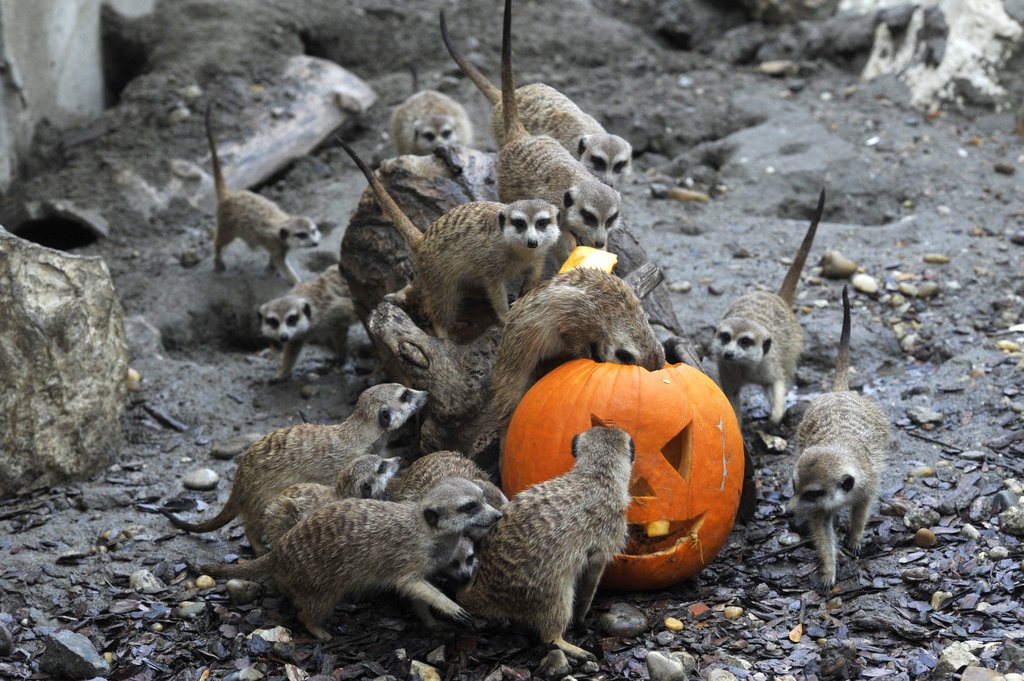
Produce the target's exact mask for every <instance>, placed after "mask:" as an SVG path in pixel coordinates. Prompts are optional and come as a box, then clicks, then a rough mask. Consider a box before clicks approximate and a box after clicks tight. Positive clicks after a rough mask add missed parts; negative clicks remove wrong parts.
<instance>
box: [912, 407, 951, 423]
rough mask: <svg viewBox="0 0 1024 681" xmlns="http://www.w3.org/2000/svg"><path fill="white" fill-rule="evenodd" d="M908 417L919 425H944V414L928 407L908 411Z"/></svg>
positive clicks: (913, 408)
mask: <svg viewBox="0 0 1024 681" xmlns="http://www.w3.org/2000/svg"><path fill="white" fill-rule="evenodd" d="M907 417H908V418H909V419H910V420H911V421H912V422H913V423H916V424H917V425H919V426H920V425H924V424H926V423H935V424H940V423H942V413H941V412H937V411H935V410H934V409H930V408H928V407H923V406H918V407H910V408H909V409H907Z"/></svg>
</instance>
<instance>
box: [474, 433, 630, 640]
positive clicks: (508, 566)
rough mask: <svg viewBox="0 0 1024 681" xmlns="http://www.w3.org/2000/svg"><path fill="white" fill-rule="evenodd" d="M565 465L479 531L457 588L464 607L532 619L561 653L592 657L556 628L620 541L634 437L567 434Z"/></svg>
mask: <svg viewBox="0 0 1024 681" xmlns="http://www.w3.org/2000/svg"><path fill="white" fill-rule="evenodd" d="M572 453H573V456H575V457H576V463H575V465H574V466H573V467H572V470H570V471H569V472H568V473H565V474H564V475H560V476H558V477H557V478H553V479H551V480H548V481H547V482H542V483H540V484H538V485H534V486H533V487H529V488H527V489H525V490H523V491H522V492H520V493H519V494H518V495H516V497H515V498H514V499H512V501H510V502H509V503H508V504H506V505H505V507H504V508H503V509H502V518H501V520H499V521H498V522H497V523H496V524H495V525H494V527H493V528H491V530H490V532H489V533H488V534H487V536H486V537H484V540H483V541H482V542H481V544H480V549H479V559H478V562H479V568H478V571H477V574H476V577H474V578H473V580H472V581H471V582H470V583H469V585H468V586H467V587H465V588H464V589H462V590H460V591H459V592H458V594H457V595H456V601H458V603H459V604H460V605H462V606H463V607H464V608H466V609H467V610H469V611H470V612H471V613H474V614H477V615H481V616H484V617H499V618H507V619H510V620H513V621H516V622H520V623H522V624H526V625H528V626H530V627H533V628H534V629H535V630H536V631H537V633H539V634H540V638H541V640H542V641H543V642H544V643H548V644H554V645H555V646H557V647H558V648H560V649H562V651H564V652H565V653H566V654H567V655H571V656H572V657H577V658H593V655H591V654H590V653H588V652H587V651H585V650H583V649H582V648H579V647H577V646H575V645H573V644H571V643H569V642H567V641H566V640H565V639H564V638H563V636H564V635H565V630H566V628H567V627H568V626H569V623H570V621H575V623H576V624H581V623H582V622H583V618H584V617H585V616H586V614H587V611H588V610H589V609H590V603H591V601H592V600H593V598H594V592H595V591H596V590H597V583H598V581H599V580H600V579H601V575H602V573H603V572H604V568H605V565H607V563H608V561H610V560H611V559H612V557H614V555H615V554H616V553H618V552H619V551H621V550H622V549H623V548H624V547H625V545H626V509H627V508H628V506H629V503H630V495H629V478H630V474H631V472H632V470H633V458H634V448H633V440H632V439H631V438H630V436H629V434H628V433H626V431H624V430H621V429H619V428H604V427H595V428H591V429H590V430H588V431H586V432H584V433H581V434H579V435H577V436H576V437H575V438H574V439H573V442H572Z"/></svg>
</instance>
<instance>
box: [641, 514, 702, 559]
mask: <svg viewBox="0 0 1024 681" xmlns="http://www.w3.org/2000/svg"><path fill="white" fill-rule="evenodd" d="M705 515H707V514H706V512H705V513H701V514H700V515H698V516H697V517H695V518H689V519H687V520H670V521H669V522H668V532H667V533H666V534H663V535H660V536H657V537H652V536H650V534H649V529H650V526H649V525H646V524H645V525H639V524H635V523H634V524H630V525H629V539H628V541H627V543H626V550H625V553H627V554H629V555H633V556H644V555H649V554H652V553H662V552H668V553H675V552H676V551H677V550H679V549H681V548H682V546H683V544H685V543H687V542H690V541H694V542H695V543H696V544H697V545H698V548H699V546H700V540H699V539H698V536H697V533H698V532H700V528H701V526H702V525H703V524H704V516H705ZM702 562H703V561H702Z"/></svg>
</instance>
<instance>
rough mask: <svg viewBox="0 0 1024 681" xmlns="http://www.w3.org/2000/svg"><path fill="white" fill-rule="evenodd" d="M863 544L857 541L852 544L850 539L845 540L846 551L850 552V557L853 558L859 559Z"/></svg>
mask: <svg viewBox="0 0 1024 681" xmlns="http://www.w3.org/2000/svg"><path fill="white" fill-rule="evenodd" d="M862 546H863V544H862V543H861V542H859V541H857V542H854V541H853V540H852V539H847V540H846V550H847V551H849V552H850V555H851V556H853V557H854V558H860V551H861V547H862Z"/></svg>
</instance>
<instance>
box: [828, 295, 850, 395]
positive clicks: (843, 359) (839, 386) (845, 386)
mask: <svg viewBox="0 0 1024 681" xmlns="http://www.w3.org/2000/svg"><path fill="white" fill-rule="evenodd" d="M849 389H850V294H849V286H843V331H842V333H841V334H840V335H839V352H838V353H837V354H836V377H835V378H834V379H833V381H832V391H833V392H841V391H843V390H849Z"/></svg>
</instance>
